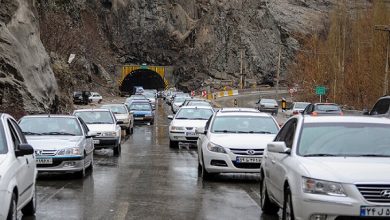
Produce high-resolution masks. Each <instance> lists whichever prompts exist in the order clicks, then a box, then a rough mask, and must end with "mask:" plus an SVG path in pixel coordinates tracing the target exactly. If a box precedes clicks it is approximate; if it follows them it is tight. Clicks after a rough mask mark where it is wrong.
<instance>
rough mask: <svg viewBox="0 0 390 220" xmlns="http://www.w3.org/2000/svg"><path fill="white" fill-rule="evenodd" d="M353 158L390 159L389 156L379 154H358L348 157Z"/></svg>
mask: <svg viewBox="0 0 390 220" xmlns="http://www.w3.org/2000/svg"><path fill="white" fill-rule="evenodd" d="M349 156H352V157H353V156H355V157H390V155H381V154H358V155H349Z"/></svg>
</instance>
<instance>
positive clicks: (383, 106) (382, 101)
mask: <svg viewBox="0 0 390 220" xmlns="http://www.w3.org/2000/svg"><path fill="white" fill-rule="evenodd" d="M389 107H390V96H383V97H381V98H379V99H378V101H376V103H375V105H374V107H373V108H372V109H371V111H365V112H364V113H363V114H364V115H371V116H375V117H388V118H390V111H389Z"/></svg>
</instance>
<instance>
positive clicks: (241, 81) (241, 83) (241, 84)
mask: <svg viewBox="0 0 390 220" xmlns="http://www.w3.org/2000/svg"><path fill="white" fill-rule="evenodd" d="M242 50H243V49H242V48H241V49H240V57H241V58H240V76H241V79H240V88H241V89H242V88H243V80H242V78H243V73H242Z"/></svg>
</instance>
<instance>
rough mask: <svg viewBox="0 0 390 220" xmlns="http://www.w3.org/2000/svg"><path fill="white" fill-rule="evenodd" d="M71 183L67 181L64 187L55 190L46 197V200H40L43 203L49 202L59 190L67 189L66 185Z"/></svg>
mask: <svg viewBox="0 0 390 220" xmlns="http://www.w3.org/2000/svg"><path fill="white" fill-rule="evenodd" d="M69 184H70V183H67V184H65V185H64V186H63V187H61V188H59V189H58V190H57V191H55V192H54V193H53V194H52V195H50V196H49V197H47V199H45V200H44V201H42V202H40V203H41V204H45V203H47V202H48V201H49V200H51V199H52V198H53V197H54V196H56V195H57V194H58V193H59V192H61V191H62V190H64V189H65V187H66V186H67V185H69Z"/></svg>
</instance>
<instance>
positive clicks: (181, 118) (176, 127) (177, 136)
mask: <svg viewBox="0 0 390 220" xmlns="http://www.w3.org/2000/svg"><path fill="white" fill-rule="evenodd" d="M213 113H214V110H213V108H211V107H207V106H202V107H195V106H184V107H182V108H180V110H179V111H178V112H177V114H176V115H175V117H173V116H171V115H170V116H168V118H169V119H173V120H172V122H171V124H170V125H169V146H170V147H178V146H179V143H184V144H187V145H188V144H191V143H192V144H196V141H197V140H198V136H199V135H198V134H197V133H196V129H198V128H204V127H205V125H206V122H207V120H209V118H210V117H211V116H212V115H213Z"/></svg>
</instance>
